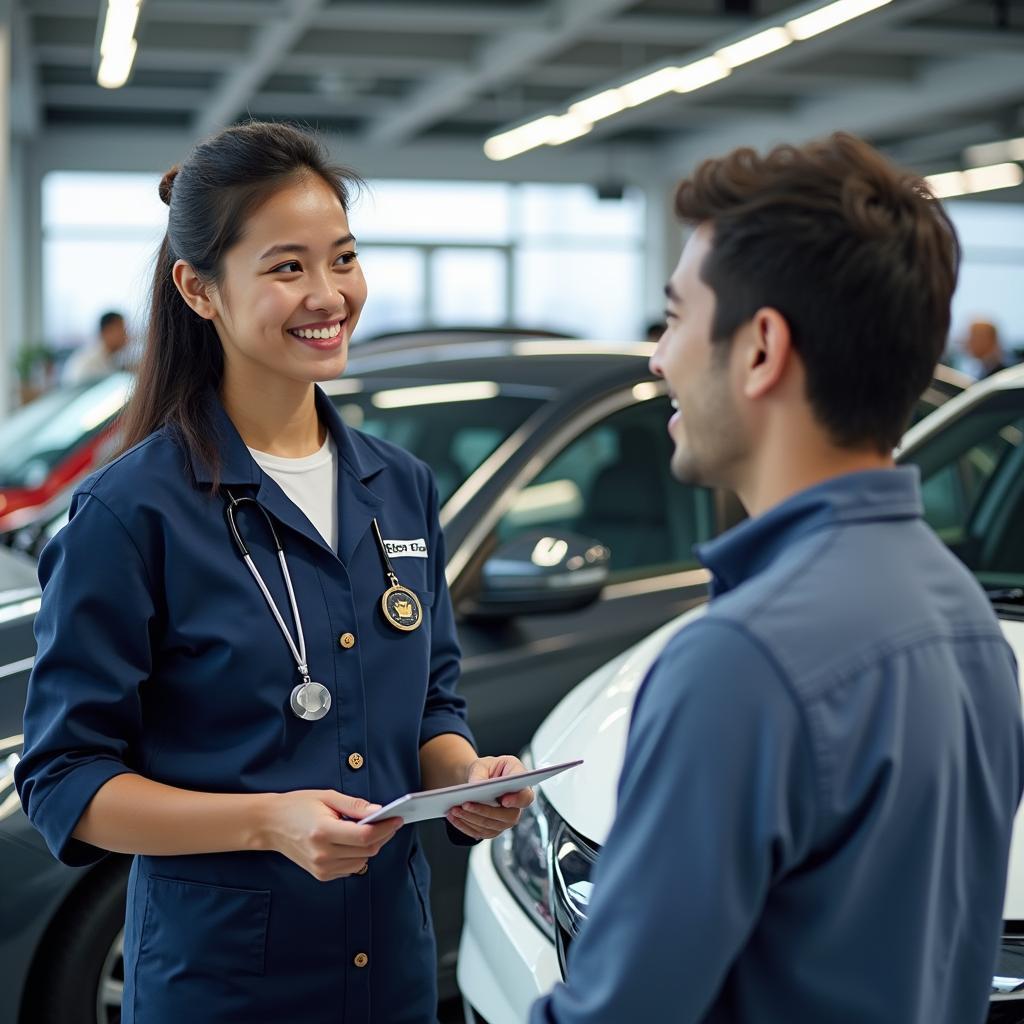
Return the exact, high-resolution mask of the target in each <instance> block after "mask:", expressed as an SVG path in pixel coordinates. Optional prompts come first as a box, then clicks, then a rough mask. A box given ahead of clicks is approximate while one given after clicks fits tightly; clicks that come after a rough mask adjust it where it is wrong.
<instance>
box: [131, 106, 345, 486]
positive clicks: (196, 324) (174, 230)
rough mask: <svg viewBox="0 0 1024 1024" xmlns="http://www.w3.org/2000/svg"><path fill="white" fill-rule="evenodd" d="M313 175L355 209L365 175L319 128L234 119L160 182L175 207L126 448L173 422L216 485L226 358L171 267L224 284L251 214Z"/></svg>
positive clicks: (158, 263)
mask: <svg viewBox="0 0 1024 1024" xmlns="http://www.w3.org/2000/svg"><path fill="white" fill-rule="evenodd" d="M304 175H316V176H318V177H320V178H321V179H323V181H325V182H326V183H327V184H328V185H329V186H330V187H331V188H332V189H333V190H334V191H335V193H336V194H337V196H338V199H339V201H340V202H341V205H342V208H343V209H345V210H348V208H349V202H350V197H351V194H352V192H353V190H355V189H358V188H359V187H360V185H361V181H360V179H359V178H358V176H357V175H355V174H354V173H353V172H352V171H350V170H349V169H348V168H346V167H340V166H337V165H335V164H332V163H330V161H329V157H328V154H327V151H326V148H325V147H324V145H323V143H322V142H321V141H320V140H319V139H318V138H317V137H316V136H315V135H313V134H312V133H310V132H307V131H304V130H302V129H299V128H296V127H293V126H291V125H287V124H270V123H263V122H250V123H248V124H241V125H235V126H233V127H231V128H226V129H225V130H224V131H222V132H220V133H219V134H217V135H215V136H213V137H212V138H210V139H207V140H206V141H205V142H202V143H200V144H199V145H197V146H196V147H195V149H193V151H192V152H191V153H190V154H189V156H188V158H187V159H186V160H185V162H184V163H182V164H181V165H180V166H176V167H172V168H171V169H170V170H169V171H168V172H167V173H166V174H165V175H164V176H163V179H162V180H161V181H160V187H159V191H160V198H161V199H162V200H163V201H164V202H165V203H166V204H167V205H168V206H169V207H170V212H169V214H168V217H167V234H166V235H165V236H164V240H163V243H162V244H161V246H160V251H159V253H158V255H157V258H156V267H155V269H154V273H153V289H152V298H151V302H150V309H149V326H148V330H147V335H146V350H145V353H144V355H143V357H142V364H141V366H140V367H139V373H138V378H137V380H136V384H135V388H134V392H133V395H132V398H131V401H130V402H129V405H128V408H127V411H126V412H125V427H124V447H125V449H127V448H130V447H132V446H133V445H135V444H138V442H139V441H141V440H142V439H143V438H144V437H146V436H147V435H149V434H151V433H152V432H153V431H154V430H157V429H159V428H160V427H162V426H165V425H170V426H171V427H173V428H174V431H175V433H176V434H177V436H178V438H179V439H180V441H181V443H182V444H183V445H184V446H185V448H186V449H187V450H188V452H189V454H190V455H191V456H192V457H193V458H198V459H199V460H201V461H203V462H204V463H205V464H206V465H207V466H208V467H209V468H210V471H211V475H212V476H213V478H214V489H216V484H217V474H218V470H219V463H220V460H219V457H218V451H217V444H216V439H215V437H214V433H213V422H212V418H211V416H212V410H211V408H210V405H209V401H208V395H209V392H210V390H211V389H213V390H216V389H217V388H218V387H219V386H220V382H221V378H222V376H223V372H224V356H223V351H222V349H221V345H220V341H219V339H218V337H217V332H216V330H215V329H214V326H213V324H211V323H210V322H209V321H208V320H204V319H203V318H202V317H200V316H199V315H198V314H197V313H195V312H194V311H193V310H192V309H191V308H190V307H189V306H188V304H187V303H186V302H185V300H184V299H183V298H182V297H181V295H180V293H179V292H178V289H177V288H176V287H175V284H174V280H173V278H172V271H173V269H174V264H175V262H176V261H177V260H179V259H180V260H184V261H185V262H186V263H188V264H189V266H191V267H192V269H193V270H194V271H195V272H196V274H197V275H199V277H200V278H201V279H202V280H203V281H205V282H207V283H210V284H218V283H219V282H220V280H221V277H222V275H223V264H224V255H225V253H226V252H227V251H228V250H229V249H230V248H231V247H232V246H233V245H234V244H235V243H236V242H237V241H238V239H239V237H240V235H241V233H242V229H243V227H244V224H245V221H246V219H247V218H248V217H249V216H250V215H251V214H252V213H253V212H254V211H255V210H256V209H257V208H258V207H259V206H260V205H261V204H262V203H264V202H266V200H268V199H269V198H270V197H271V196H272V195H273V194H274V193H275V192H277V191H278V190H279V189H280V188H282V187H283V186H285V185H287V184H289V183H291V182H293V181H295V180H296V179H299V178H301V177H303V176H304Z"/></svg>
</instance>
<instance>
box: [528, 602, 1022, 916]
mask: <svg viewBox="0 0 1024 1024" xmlns="http://www.w3.org/2000/svg"><path fill="white" fill-rule="evenodd" d="M704 611H705V608H704V607H701V608H696V609H693V610H691V611H689V612H687V613H686V614H685V615H681V616H679V617H678V618H676V619H673V620H672V621H671V622H668V623H666V624H665V625H664V626H662V627H661V629H659V630H657V631H656V632H654V633H652V634H651V635H650V636H648V637H646V638H645V639H644V640H641V641H640V643H638V644H636V645H635V646H634V647H631V648H630V649H629V650H627V651H626V652H624V653H623V654H620V655H619V656H618V657H617V658H615V659H613V660H612V661H610V662H608V663H607V664H605V665H603V666H602V667H601V668H599V669H598V670H597V671H596V672H594V673H592V674H591V675H589V676H588V677H587V678H586V679H585V680H584V681H583V682H582V683H580V685H579V686H577V687H576V688H575V689H573V690H572V691H571V692H570V693H569V694H568V695H567V696H566V697H565V699H564V700H563V701H562V702H561V703H560V704H559V705H558V706H557V707H556V708H555V709H554V711H552V712H551V714H550V715H548V717H547V718H546V719H545V720H544V722H543V723H542V724H541V727H540V728H539V729H538V730H537V732H536V734H535V735H534V738H533V744H532V754H533V759H534V763H535V764H537V765H543V764H554V763H557V762H560V761H569V760H573V759H575V758H578V757H581V758H583V764H582V765H581V766H580V767H579V768H577V769H576V770H575V771H570V772H564V773H563V774H561V775H556V776H555V777H554V778H553V779H549V780H548V781H547V782H545V783H544V784H543V786H542V788H543V790H544V796H545V797H546V798H547V800H548V802H549V803H550V804H551V805H552V807H553V808H554V809H555V811H557V813H558V814H559V815H560V816H561V817H562V818H563V819H564V820H565V821H567V822H568V823H569V825H570V826H571V827H572V828H573V829H574V830H575V831H576V832H578V833H579V834H580V835H582V836H585V837H586V838H587V839H589V840H591V841H592V842H594V843H597V844H598V845H600V844H603V843H604V841H605V839H606V837H607V835H608V831H609V829H610V828H611V824H612V819H613V818H614V816H615V794H616V788H617V783H618V778H619V772H620V771H621V769H622V761H623V757H624V755H625V751H626V736H627V732H628V729H629V716H630V712H631V710H632V707H633V700H634V698H635V697H636V693H637V690H639V688H640V684H641V683H642V682H643V681H644V678H645V676H646V675H647V672H648V671H649V670H650V667H651V666H652V665H653V664H654V662H655V660H656V659H657V657H658V655H659V654H661V652H662V650H663V649H664V647H665V645H666V644H667V643H668V641H669V639H670V638H671V637H672V636H673V635H674V634H675V633H676V632H678V631H679V629H680V628H682V627H683V626H684V625H686V624H687V623H689V622H692V621H693V620H694V619H696V618H698V617H699V616H700V615H702V614H704ZM1000 624H1001V625H1002V627H1003V633H1004V635H1005V636H1006V638H1007V639H1008V640H1009V641H1010V644H1011V645H1012V647H1013V650H1014V653H1015V654H1016V656H1017V662H1018V664H1019V665H1024V622H1017V621H1012V620H1006V619H1001V620H1000ZM1003 917H1004V918H1006V919H1007V920H1024V808H1022V809H1021V810H1020V811H1018V813H1017V819H1016V821H1015V822H1014V830H1013V845H1012V847H1011V850H1010V871H1009V878H1008V879H1007V885H1006V901H1005V906H1004V910H1003Z"/></svg>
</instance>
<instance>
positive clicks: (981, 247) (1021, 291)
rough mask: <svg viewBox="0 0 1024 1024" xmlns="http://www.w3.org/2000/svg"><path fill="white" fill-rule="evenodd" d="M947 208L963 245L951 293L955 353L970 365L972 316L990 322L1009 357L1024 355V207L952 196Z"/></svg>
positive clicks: (953, 352)
mask: <svg viewBox="0 0 1024 1024" xmlns="http://www.w3.org/2000/svg"><path fill="white" fill-rule="evenodd" d="M946 208H947V209H948V210H949V213H950V216H951V217H952V219H953V223H954V224H955V225H956V229H957V232H958V234H959V235H960V243H961V245H962V247H963V261H962V263H961V266H960V279H959V282H958V284H957V290H956V295H954V297H953V322H952V328H951V331H950V350H951V354H952V355H953V356H954V357H956V358H957V360H958V361H960V362H961V363H962V365H964V367H965V369H971V367H970V365H969V362H968V361H967V360H965V359H964V358H963V354H962V348H961V346H962V344H963V338H964V335H965V334H966V331H967V327H968V326H969V324H970V323H971V321H972V320H989V321H991V322H992V323H994V324H995V325H996V328H997V330H998V331H999V335H1000V338H1001V340H1002V344H1003V347H1004V349H1005V350H1007V351H1008V352H1009V354H1010V355H1011V358H1012V357H1013V355H1014V354H1016V357H1017V358H1021V357H1024V207H1021V206H1020V205H1018V204H1016V203H995V202H979V201H975V200H959V201H957V200H953V201H951V202H948V203H947V204H946Z"/></svg>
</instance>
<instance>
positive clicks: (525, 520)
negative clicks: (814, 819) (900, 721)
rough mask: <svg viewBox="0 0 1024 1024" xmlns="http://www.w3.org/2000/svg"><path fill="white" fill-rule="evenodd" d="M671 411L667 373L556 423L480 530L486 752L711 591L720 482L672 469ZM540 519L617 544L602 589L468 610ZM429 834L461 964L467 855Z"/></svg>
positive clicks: (471, 657)
mask: <svg viewBox="0 0 1024 1024" xmlns="http://www.w3.org/2000/svg"><path fill="white" fill-rule="evenodd" d="M670 415H671V407H670V403H669V400H668V398H667V397H666V396H665V394H664V389H663V388H662V386H661V385H659V384H654V383H651V382H645V383H644V384H643V385H632V386H628V387H623V388H622V389H621V390H619V391H616V392H614V393H612V394H607V395H605V396H603V397H602V398H601V399H600V401H598V402H596V403H593V404H591V405H589V406H588V407H586V408H585V409H581V410H580V411H579V412H578V414H577V415H576V416H575V417H574V418H573V419H572V420H571V421H570V422H569V423H568V424H566V425H563V426H562V427H560V428H558V429H557V430H556V431H555V432H554V433H553V434H552V436H551V437H550V438H549V439H548V440H547V442H546V444H544V445H542V446H541V448H540V450H539V452H538V454H537V456H536V457H535V458H533V459H531V460H530V464H529V465H530V469H529V471H528V472H527V473H526V474H525V475H524V476H523V477H521V478H520V479H519V480H517V481H516V483H515V484H514V485H513V486H512V487H511V489H510V490H509V491H507V492H506V493H505V494H504V495H502V496H501V498H500V499H499V500H498V501H497V502H496V503H495V505H494V507H493V509H492V510H491V512H490V514H489V516H487V517H486V518H485V520H484V522H483V523H481V530H478V532H477V539H476V540H472V541H471V543H473V544H475V549H476V553H477V557H476V559H475V561H472V560H471V562H470V564H469V565H468V566H467V569H466V570H465V573H464V574H463V578H461V579H460V582H459V585H458V586H457V587H455V588H454V590H453V593H454V595H455V597H456V602H457V605H456V607H457V613H458V629H459V639H460V642H461V644H462V648H463V663H462V668H463V674H462V682H461V684H460V689H461V692H462V693H463V695H464V696H465V697H466V699H467V701H468V703H469V718H470V724H471V725H472V727H473V731H474V734H475V735H476V738H477V742H478V744H479V749H480V751H481V753H484V754H496V753H517V752H518V751H519V750H520V749H521V748H522V747H523V746H524V745H525V744H526V743H527V742H528V740H529V738H530V737H531V736H532V735H533V733H534V731H535V730H536V728H537V726H538V725H539V724H540V722H541V721H542V720H543V719H544V718H545V717H546V715H547V714H548V712H549V711H550V710H551V709H552V708H553V707H554V706H555V704H556V703H558V701H559V700H561V698H562V697H563V696H564V695H565V694H567V693H568V692H569V690H571V689H572V688H573V687H574V686H575V685H576V684H577V683H578V682H579V681H580V680H581V679H582V678H584V676H586V675H588V674H589V673H590V672H591V671H593V670H594V669H596V668H597V667H599V666H600V665H602V664H604V663H605V662H606V661H607V660H608V659H609V658H611V657H613V656H614V655H616V654H618V653H619V652H621V651H623V650H624V649H625V648H627V647H629V646H630V645H631V644H633V643H635V642H636V641H637V640H639V639H640V638H641V637H643V636H646V635H647V634H648V633H650V632H651V631H652V630H653V629H655V628H656V627H657V626H660V625H661V624H662V623H664V622H666V621H667V620H668V619H670V618H672V617H673V616H675V615H677V614H679V612H681V611H683V610H685V609H686V608H688V607H690V606H692V605H693V604H696V603H698V602H699V601H701V600H703V599H704V597H705V594H706V585H707V578H708V577H707V573H706V572H705V571H704V570H703V569H701V568H700V567H699V566H698V563H697V561H696V559H695V557H694V555H693V551H692V548H693V545H694V544H695V543H697V542H700V541H702V540H706V539H709V538H710V537H711V536H713V535H714V533H715V532H716V522H717V513H716V503H715V498H714V495H713V494H712V492H710V491H707V490H705V489H703V488H694V487H684V486H682V485H680V484H678V483H676V482H675V480H673V479H672V477H671V473H670V469H669V462H670V457H671V454H672V443H671V439H670V438H669V436H668V433H667V429H666V425H667V423H668V419H669V417H670ZM536 529H544V530H545V531H550V532H551V533H552V534H557V533H559V532H565V531H571V532H573V533H577V534H581V535H583V536H587V537H592V538H593V539H595V540H598V541H600V542H601V543H603V544H605V545H606V546H607V547H608V548H609V549H610V551H611V573H610V577H609V581H608V584H607V585H606V586H605V588H604V590H603V592H602V594H601V596H600V598H599V599H598V600H597V601H595V602H594V603H592V604H591V605H589V606H587V607H585V608H581V609H578V610H575V611H568V612H557V613H541V614H529V615H518V616H511V617H508V618H503V619H477V618H473V617H470V616H468V615H467V614H466V613H465V611H462V612H460V611H459V609H460V608H463V609H464V608H465V607H466V606H467V605H468V604H469V603H470V602H469V601H468V600H465V598H466V597H467V595H469V596H471V595H472V589H473V588H472V577H473V576H474V573H477V574H478V573H479V569H480V566H481V565H482V562H483V559H484V558H485V557H486V555H487V553H488V552H493V551H495V550H497V549H498V548H499V547H500V546H501V545H502V544H503V543H505V542H507V541H510V540H512V539H514V538H515V537H516V536H518V535H519V534H521V533H524V532H526V531H531V530H536ZM480 537H482V540H481V539H479V538H480ZM466 574H468V576H469V577H470V582H469V583H468V584H467V582H466V580H465V575H466ZM460 596H461V597H462V598H463V600H461V601H460V600H459V598H460ZM422 835H423V837H424V845H425V847H426V849H427V852H428V856H430V859H431V863H432V867H433V872H434V881H433V886H432V899H433V904H434V922H435V927H436V930H437V933H438V947H439V953H440V957H441V965H442V969H443V968H445V967H446V966H449V967H450V966H453V965H454V956H455V952H456V950H457V948H458V935H459V929H460V927H461V907H462V890H463V887H464V879H465V875H464V872H465V862H466V855H465V853H464V852H460V851H455V850H453V849H452V848H451V847H450V846H449V845H448V843H447V842H446V840H445V839H444V835H443V829H442V828H441V827H440V826H439V825H438V823H428V824H427V825H426V826H425V827H424V828H423V829H422ZM442 982H444V972H443V973H442Z"/></svg>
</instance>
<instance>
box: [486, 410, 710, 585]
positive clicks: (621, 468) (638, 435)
mask: <svg viewBox="0 0 1024 1024" xmlns="http://www.w3.org/2000/svg"><path fill="white" fill-rule="evenodd" d="M671 414H672V409H671V406H670V404H669V400H668V399H667V398H654V399H650V400H649V401H645V402H639V403H637V404H635V405H631V406H629V407H627V408H625V409H622V410H620V411H619V412H616V413H614V414H613V415H611V416H609V417H608V418H607V419H605V420H602V421H601V422H600V423H597V424H595V425H594V426H593V427H591V428H590V429H588V430H586V431H585V432H584V433H582V434H580V436H579V437H577V438H576V439H575V440H574V441H572V442H571V443H570V444H569V445H567V446H566V447H565V448H564V449H563V450H562V451H561V452H560V453H559V454H558V455H556V456H555V457H554V458H553V459H552V460H551V462H550V463H549V464H548V465H547V466H546V467H544V468H543V469H542V470H541V471H540V473H538V475H537V476H536V477H535V478H534V479H533V481H532V482H531V483H530V484H529V485H528V486H527V487H525V488H523V490H521V491H520V492H519V494H518V495H517V496H516V497H515V499H514V500H513V504H512V506H511V507H510V508H509V510H508V511H507V512H506V513H505V515H504V516H503V517H502V519H501V521H500V522H499V524H498V528H497V534H498V541H499V542H500V543H504V542H505V541H509V540H512V539H513V538H515V537H516V536H518V535H519V534H521V533H524V532H526V531H528V530H536V529H545V530H551V531H552V532H555V531H558V530H569V531H572V532H574V533H578V534H582V535H583V536H585V537H592V538H594V539H596V540H599V541H600V542H601V543H602V544H605V545H606V546H607V547H608V548H609V549H610V550H611V569H612V572H613V574H616V575H622V576H641V575H650V574H653V573H659V572H672V571H676V570H679V569H682V568H690V567H693V566H695V565H696V564H697V561H696V559H695V557H694V555H693V550H692V549H693V545H694V544H696V543H698V542H699V541H702V540H707V539H709V538H710V537H711V536H712V534H713V530H714V526H713V522H714V520H713V511H714V506H713V501H712V495H711V492H710V491H707V490H705V489H704V488H697V487H684V486H682V485H680V484H678V483H676V481H675V480H673V478H672V475H671V472H670V469H669V463H670V460H671V456H672V441H671V438H670V437H669V436H668V431H667V430H666V424H667V423H668V420H669V417H670V416H671Z"/></svg>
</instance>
